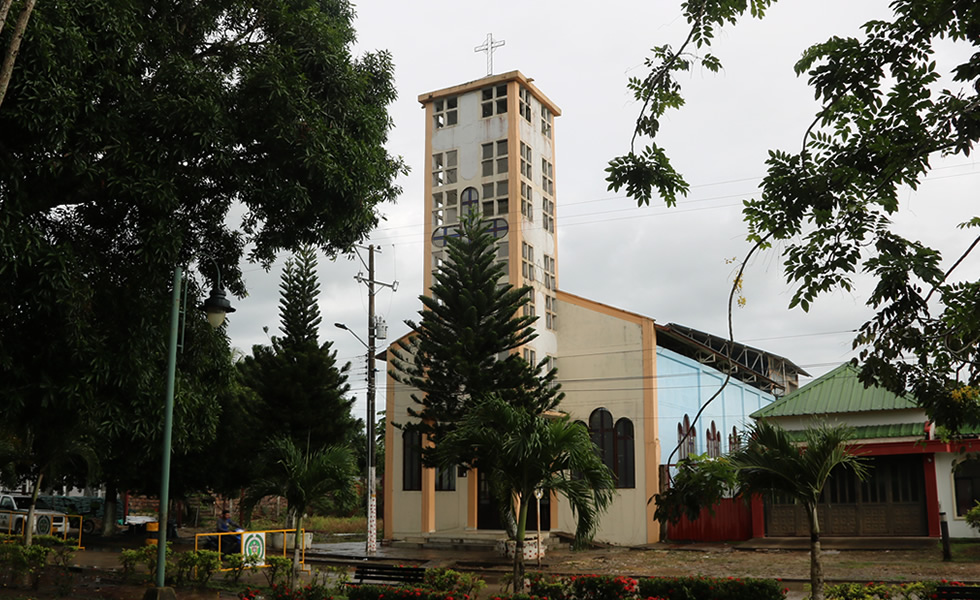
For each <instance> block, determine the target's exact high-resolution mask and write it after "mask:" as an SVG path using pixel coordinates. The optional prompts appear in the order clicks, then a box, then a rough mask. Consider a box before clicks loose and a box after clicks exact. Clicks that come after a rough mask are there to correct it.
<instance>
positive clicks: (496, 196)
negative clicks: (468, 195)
mask: <svg viewBox="0 0 980 600" xmlns="http://www.w3.org/2000/svg"><path fill="white" fill-rule="evenodd" d="M507 209H508V203H507V180H506V179H501V180H500V181H491V182H490V183H484V184H483V214H484V216H488V217H489V216H494V215H498V216H499V215H503V216H507Z"/></svg>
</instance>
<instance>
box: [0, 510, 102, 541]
mask: <svg viewBox="0 0 980 600" xmlns="http://www.w3.org/2000/svg"><path fill="white" fill-rule="evenodd" d="M0 514H4V515H7V530H6V532H5V533H6V534H7V535H14V534H23V533H24V524H25V523H26V522H27V513H23V512H14V511H11V510H0ZM15 515H16V516H17V517H23V518H20V519H18V518H15ZM44 516H46V515H44V514H35V515H34V521H35V522H37V520H38V518H40V517H44ZM48 518H49V519H50V516H49V517H48ZM72 519H78V543H77V544H76V546H75V548H76V549H78V550H84V549H85V548H84V547H83V546H82V515H65V521H64V525H63V526H62V527H61V531H56V530H55V524H54V521H51V530H50V531H49V532H48V533H47V534H43V535H53V536H56V537H57V535H58V534H61V539H62V540H65V541H68V533H69V532H70V530H71V520H72ZM15 524H16V525H17V527H16V529H15V528H14V525H15Z"/></svg>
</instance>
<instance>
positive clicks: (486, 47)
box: [473, 33, 507, 77]
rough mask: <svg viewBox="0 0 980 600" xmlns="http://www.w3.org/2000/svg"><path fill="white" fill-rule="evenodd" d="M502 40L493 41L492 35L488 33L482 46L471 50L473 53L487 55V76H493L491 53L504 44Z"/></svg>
mask: <svg viewBox="0 0 980 600" xmlns="http://www.w3.org/2000/svg"><path fill="white" fill-rule="evenodd" d="M506 43H507V42H505V41H504V40H497V41H493V34H492V33H488V34H487V39H486V41H484V42H483V45H482V46H477V47H476V48H473V52H486V53H487V76H488V77H489V76H490V75H493V51H494V50H495V49H497V48H499V47H501V46H503V45H504V44H506Z"/></svg>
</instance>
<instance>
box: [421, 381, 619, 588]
mask: <svg viewBox="0 0 980 600" xmlns="http://www.w3.org/2000/svg"><path fill="white" fill-rule="evenodd" d="M460 456H465V457H467V458H466V460H464V461H462V464H464V465H465V466H467V467H473V468H478V469H480V470H481V472H483V473H485V474H486V476H487V480H488V481H489V482H490V485H491V487H492V488H493V492H494V495H495V496H497V497H498V498H499V499H501V500H503V501H504V502H502V506H503V507H505V508H504V510H507V511H509V512H510V513H511V517H512V519H513V521H514V522H515V523H516V535H515V536H514V541H515V551H514V572H513V575H514V579H513V582H514V589H515V590H518V589H521V586H522V585H523V581H524V537H525V532H526V529H527V511H528V508H529V507H530V505H531V502H533V501H534V498H535V496H534V492H535V490H542V491H543V492H544V493H547V494H550V493H555V494H559V495H562V496H564V497H565V498H567V499H568V502H569V505H570V506H571V508H572V512H573V513H574V514H575V515H576V516H577V518H578V523H577V526H576V529H575V541H576V544H577V545H582V544H584V543H585V542H586V541H588V540H590V539H591V538H592V536H593V535H595V531H596V528H597V527H598V524H599V516H600V515H601V514H602V513H603V512H604V511H605V510H606V508H607V507H608V506H609V504H610V503H611V502H612V499H613V494H614V491H615V487H616V484H615V481H614V479H613V475H612V473H611V472H610V471H609V468H608V467H606V465H605V464H603V462H602V459H601V458H600V457H599V454H598V452H597V451H596V447H595V444H593V443H592V439H591V437H589V432H588V430H587V429H586V428H585V427H582V426H581V425H580V424H577V423H573V422H572V421H571V420H570V418H569V417H568V415H563V416H560V417H556V418H547V417H544V416H542V415H541V414H540V413H537V412H535V411H534V410H533V409H531V408H530V407H528V406H523V405H514V404H512V403H510V402H507V401H505V400H503V399H502V398H501V397H500V396H498V395H496V394H493V395H490V396H487V397H485V398H484V399H482V400H480V401H478V402H476V403H475V404H473V405H471V408H470V410H469V411H468V412H467V413H466V414H465V415H464V416H463V418H462V420H461V421H460V422H459V423H458V424H457V426H456V428H455V429H453V430H452V431H451V432H449V433H448V434H447V435H446V436H445V437H444V438H443V439H442V440H441V441H440V442H439V444H437V445H436V447H435V449H434V458H435V461H436V462H437V464H438V465H439V466H440V467H442V468H455V466H456V465H457V464H459V463H460V460H459V457H460Z"/></svg>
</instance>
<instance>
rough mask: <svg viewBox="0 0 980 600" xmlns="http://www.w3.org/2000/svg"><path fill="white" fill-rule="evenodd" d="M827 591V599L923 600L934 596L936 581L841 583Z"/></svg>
mask: <svg viewBox="0 0 980 600" xmlns="http://www.w3.org/2000/svg"><path fill="white" fill-rule="evenodd" d="M825 591H826V597H827V600H921V599H922V598H932V597H934V594H935V591H936V582H921V581H920V582H909V583H883V582H882V583H875V582H873V581H872V582H868V583H839V584H836V585H828V586H827V589H826V590H825Z"/></svg>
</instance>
